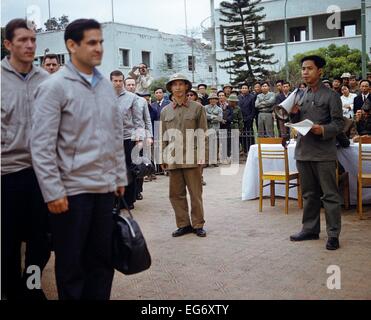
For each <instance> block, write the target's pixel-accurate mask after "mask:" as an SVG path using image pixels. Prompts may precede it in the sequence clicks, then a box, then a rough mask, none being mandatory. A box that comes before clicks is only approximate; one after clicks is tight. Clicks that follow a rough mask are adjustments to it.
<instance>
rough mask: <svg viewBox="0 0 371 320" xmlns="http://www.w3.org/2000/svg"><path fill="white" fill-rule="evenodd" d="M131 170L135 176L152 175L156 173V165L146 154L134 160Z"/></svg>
mask: <svg viewBox="0 0 371 320" xmlns="http://www.w3.org/2000/svg"><path fill="white" fill-rule="evenodd" d="M129 170H130V172H131V174H132V175H133V176H134V177H135V178H144V177H146V176H148V177H150V176H151V175H153V174H155V173H156V167H155V165H154V164H153V163H152V161H151V160H150V159H148V158H147V157H145V156H143V157H140V158H137V159H136V160H133V162H132V164H131V165H130V168H129Z"/></svg>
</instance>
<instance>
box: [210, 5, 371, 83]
mask: <svg viewBox="0 0 371 320" xmlns="http://www.w3.org/2000/svg"><path fill="white" fill-rule="evenodd" d="M259 5H260V6H263V7H264V10H263V12H262V13H263V14H265V15H266V17H265V18H264V20H263V25H264V27H265V30H266V32H265V38H266V39H268V43H269V44H271V45H272V46H273V47H272V49H270V50H267V53H274V60H278V63H277V64H275V65H274V66H272V67H267V68H268V69H269V68H273V70H276V71H277V70H279V69H281V68H282V67H284V65H285V42H284V16H285V14H284V6H285V0H265V1H264V0H263V1H262V2H261V3H260V4H259ZM336 14H337V15H338V17H339V18H340V19H339V24H338V25H336V23H335V22H336V21H335V20H334V18H335V15H336ZM286 15H287V23H288V39H289V43H288V58H289V60H291V59H292V57H293V56H294V55H295V54H297V53H303V52H306V51H309V50H315V49H318V48H321V47H328V46H329V45H330V44H335V45H337V46H340V45H344V44H347V45H348V46H349V47H350V48H356V49H360V50H361V48H362V41H361V1H360V0H336V1H333V0H312V1H299V2H298V1H293V0H287V10H286ZM219 18H220V11H219V9H216V10H215V20H216V23H215V35H216V59H218V60H219V59H224V58H226V57H228V55H229V53H228V52H226V51H225V50H223V44H224V43H225V41H226V39H224V38H223V37H222V35H221V22H220V20H219ZM328 20H329V23H328ZM366 30H367V31H366V32H367V35H366V50H367V53H368V55H369V56H370V54H371V0H367V1H366ZM218 65H219V64H218ZM217 77H218V79H217V80H218V83H219V84H224V83H227V82H230V81H231V80H230V76H229V75H228V74H227V73H226V71H225V70H223V69H221V68H219V67H218V68H217Z"/></svg>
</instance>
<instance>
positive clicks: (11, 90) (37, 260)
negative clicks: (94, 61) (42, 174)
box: [1, 19, 50, 300]
mask: <svg viewBox="0 0 371 320" xmlns="http://www.w3.org/2000/svg"><path fill="white" fill-rule="evenodd" d="M4 45H5V47H6V49H7V50H8V51H9V53H10V55H9V56H8V57H5V58H4V59H3V60H2V61H1V78H2V79H1V198H2V201H1V298H2V299H7V300H14V299H34V298H35V299H37V298H45V296H44V294H43V292H42V290H41V289H40V288H38V287H37V286H36V288H34V286H32V287H28V288H26V285H25V284H26V280H27V279H26V278H27V277H30V276H37V274H38V275H40V276H41V271H42V270H43V268H44V267H45V265H46V263H47V262H48V259H49V256H50V249H49V242H48V238H47V221H48V209H47V207H46V205H45V203H44V201H43V198H42V195H41V191H40V188H39V185H38V183H37V179H36V176H35V173H34V170H33V168H32V160H31V153H30V147H29V145H30V136H31V121H32V119H31V115H32V113H33V111H34V110H33V108H34V98H33V95H34V91H35V89H36V87H37V86H38V85H39V84H40V83H41V82H42V81H43V80H45V79H46V78H47V77H48V73H47V72H46V71H44V70H42V69H40V68H38V67H35V66H33V65H32V63H33V60H34V57H35V50H36V36H35V32H34V31H33V30H32V29H29V26H28V24H27V22H26V21H25V20H23V19H14V20H11V21H10V22H9V23H8V24H7V25H6V27H5V40H4ZM22 241H25V242H26V257H25V274H24V277H23V278H22V274H21V242H22ZM29 266H34V267H36V268H38V270H35V269H33V270H29V269H28V268H29ZM27 272H28V273H29V274H28V275H27ZM35 272H37V274H36V273H35ZM38 280H39V281H40V278H39V279H38Z"/></svg>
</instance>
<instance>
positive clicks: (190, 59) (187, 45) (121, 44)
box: [35, 22, 213, 84]
mask: <svg viewBox="0 0 371 320" xmlns="http://www.w3.org/2000/svg"><path fill="white" fill-rule="evenodd" d="M102 28H103V37H104V44H103V46H104V55H103V61H102V65H101V66H100V67H99V70H100V71H101V72H102V73H103V74H104V75H105V76H106V77H108V76H109V74H110V72H111V71H112V70H115V69H118V70H121V71H122V72H123V73H124V75H125V76H127V74H128V72H129V71H130V70H131V69H132V67H133V66H135V65H138V64H140V63H141V62H144V63H146V64H147V65H148V66H149V68H150V72H151V74H152V76H153V77H154V78H155V79H156V78H160V77H167V76H169V75H171V74H173V73H175V72H182V73H184V74H185V75H186V76H187V77H188V78H189V79H190V80H191V81H192V80H193V83H194V84H197V83H200V82H206V83H211V82H212V75H213V70H212V66H211V65H210V64H209V62H208V61H209V60H210V59H209V56H210V52H211V51H210V47H209V46H207V45H204V44H202V43H201V41H200V40H199V39H192V38H190V37H186V36H182V35H173V34H168V33H163V32H160V31H158V30H157V29H151V28H145V27H139V26H134V25H127V24H121V23H112V22H108V23H103V24H102ZM63 34H64V32H63V31H48V32H42V33H38V34H37V52H36V57H37V58H36V61H35V63H36V64H40V63H41V62H42V58H43V56H44V53H45V50H47V49H49V50H48V53H56V54H58V55H59V57H60V61H61V63H62V64H64V63H65V62H66V61H68V59H69V57H68V52H67V49H66V47H65V44H64V40H63ZM192 68H194V69H193V70H192Z"/></svg>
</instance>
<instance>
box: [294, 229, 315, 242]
mask: <svg viewBox="0 0 371 320" xmlns="http://www.w3.org/2000/svg"><path fill="white" fill-rule="evenodd" d="M318 239H319V235H318V234H316V233H308V232H305V231H300V232H299V233H297V234H293V235H292V236H290V240H291V241H304V240H318Z"/></svg>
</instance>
